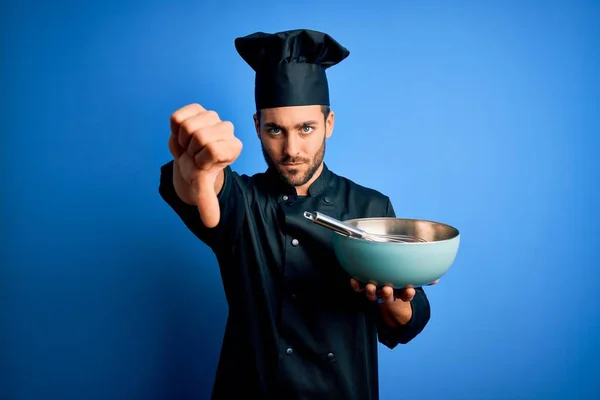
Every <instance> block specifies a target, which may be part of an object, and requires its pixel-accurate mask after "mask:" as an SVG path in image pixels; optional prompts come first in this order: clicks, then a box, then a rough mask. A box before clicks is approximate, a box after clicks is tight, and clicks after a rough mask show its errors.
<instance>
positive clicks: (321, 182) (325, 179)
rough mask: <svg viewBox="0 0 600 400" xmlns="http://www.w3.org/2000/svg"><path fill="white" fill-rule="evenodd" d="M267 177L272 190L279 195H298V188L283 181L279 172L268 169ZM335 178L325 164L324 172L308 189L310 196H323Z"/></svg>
mask: <svg viewBox="0 0 600 400" xmlns="http://www.w3.org/2000/svg"><path fill="white" fill-rule="evenodd" d="M267 176H268V179H269V186H272V188H273V189H274V190H275V191H276V192H277V193H278V194H286V195H294V196H295V195H296V188H295V187H294V186H293V185H290V184H289V183H287V182H285V181H284V180H283V179H281V178H280V177H279V174H278V173H277V171H275V170H274V169H273V168H268V169H267ZM333 177H334V175H333V172H331V171H330V170H329V168H328V167H327V164H325V162H323V170H322V171H321V174H320V175H319V177H318V178H317V179H316V180H315V181H314V182H313V183H312V185H310V187H309V188H308V195H309V196H312V197H315V196H318V195H320V194H322V193H323V192H324V191H325V190H326V189H327V188H328V187H330V186H331V185H332V183H333Z"/></svg>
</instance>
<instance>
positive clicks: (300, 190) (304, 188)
mask: <svg viewBox="0 0 600 400" xmlns="http://www.w3.org/2000/svg"><path fill="white" fill-rule="evenodd" d="M322 173H323V162H321V165H319V168H317V171H316V172H315V174H314V175H313V176H312V177H311V178H310V180H309V181H308V182H306V183H305V184H304V185H301V186H296V193H297V194H298V196H306V195H308V189H309V188H310V185H312V184H313V183H314V181H316V180H317V179H319V176H321V174H322Z"/></svg>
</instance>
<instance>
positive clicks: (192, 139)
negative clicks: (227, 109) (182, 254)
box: [169, 104, 242, 228]
mask: <svg viewBox="0 0 600 400" xmlns="http://www.w3.org/2000/svg"><path fill="white" fill-rule="evenodd" d="M169 151H170V152H171V154H172V155H173V158H174V160H175V165H174V167H175V168H174V169H173V170H174V171H173V174H174V177H173V184H174V186H175V190H176V192H177V194H178V195H179V196H180V197H181V198H182V200H183V201H185V202H186V203H189V204H195V205H196V206H197V207H198V211H199V212H200V217H201V218H202V222H203V223H204V225H206V226H207V227H209V228H213V227H215V226H217V224H218V223H219V219H220V209H219V202H218V199H217V192H218V191H219V190H220V189H221V187H222V184H223V182H222V177H223V175H222V174H223V172H222V171H223V169H224V168H225V167H227V166H228V165H230V164H231V163H233V162H234V161H235V160H236V159H237V158H238V156H239V155H240V152H241V151H242V142H241V141H240V140H239V139H238V138H236V137H235V136H234V135H233V124H232V123H231V122H229V121H221V119H220V118H219V116H218V115H217V113H216V112H214V111H207V110H206V109H204V107H202V106H201V105H199V104H190V105H187V106H185V107H183V108H180V109H179V110H177V111H175V112H174V113H173V115H171V136H170V138H169ZM218 178H220V179H218Z"/></svg>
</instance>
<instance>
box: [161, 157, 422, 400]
mask: <svg viewBox="0 0 600 400" xmlns="http://www.w3.org/2000/svg"><path fill="white" fill-rule="evenodd" d="M172 171H173V162H169V163H167V164H166V165H163V166H162V168H161V178H160V186H159V193H160V195H161V196H162V198H163V199H164V201H165V202H166V203H167V204H168V205H169V206H170V207H171V208H172V209H173V210H174V212H175V213H176V214H177V215H178V216H179V218H180V219H181V220H182V221H183V223H184V224H185V225H186V226H187V228H188V229H189V230H190V231H191V232H192V233H193V234H194V235H195V236H196V237H197V238H198V239H200V240H201V241H202V242H204V243H205V244H206V245H207V246H209V247H210V248H211V249H212V251H213V252H214V254H215V256H216V258H217V260H218V264H219V268H220V273H221V278H222V282H223V288H224V291H225V296H226V299H227V303H228V306H229V314H228V318H227V324H226V328H225V334H224V338H223V344H222V348H221V356H220V360H219V363H218V367H217V373H216V378H215V382H214V387H213V392H212V398H213V399H251V398H258V399H285V400H295V399H310V400H319V399H328V400H330V399H344V400H354V399H355V400H369V399H371V400H375V399H378V398H379V386H378V359H377V351H378V342H380V343H382V344H383V345H385V346H387V347H388V348H390V349H393V348H394V347H396V346H397V345H398V344H399V343H402V344H405V343H407V342H409V341H410V340H412V339H413V338H414V337H415V336H417V335H418V334H419V333H420V332H421V331H422V330H423V328H424V327H425V325H426V324H427V322H428V320H429V317H430V309H429V302H428V300H427V296H426V295H425V293H424V291H423V289H422V288H419V289H417V291H416V296H415V298H414V300H412V302H411V306H412V311H413V314H412V318H411V320H410V321H409V322H408V324H406V325H404V326H402V327H401V328H394V329H392V328H391V327H389V326H388V325H386V324H385V323H384V322H383V321H382V319H381V317H380V314H379V312H378V309H377V306H376V304H375V303H373V302H370V301H369V300H368V299H366V296H365V293H356V292H355V291H354V290H353V289H352V288H351V286H350V276H349V275H348V274H347V273H346V272H344V270H343V269H342V268H341V267H340V265H339V263H338V261H337V259H336V256H335V254H334V251H333V248H332V244H331V239H332V235H333V234H335V233H334V232H333V231H331V230H329V229H327V228H324V227H322V226H319V225H317V224H315V223H314V222H311V221H309V220H308V219H306V218H305V217H304V216H303V213H304V212H305V211H311V212H313V211H318V212H321V213H324V214H327V215H329V216H332V217H334V218H337V219H340V220H345V219H351V218H365V217H394V216H395V214H394V209H393V207H392V204H391V202H390V199H389V198H388V197H387V196H385V195H383V194H381V193H379V192H377V191H376V190H373V189H369V188H366V187H363V186H361V185H358V184H356V183H354V182H352V181H351V180H349V179H347V178H344V177H341V176H339V175H337V174H335V173H333V172H332V171H330V170H329V168H328V167H327V165H324V168H323V171H322V173H321V175H319V177H318V178H317V179H316V180H315V182H314V183H313V184H312V185H311V186H310V188H309V190H308V195H307V196H298V195H297V194H296V190H295V188H294V187H293V186H291V185H289V184H286V183H284V181H283V180H281V179H279V177H278V176H277V173H276V172H275V171H273V170H272V169H267V170H266V171H265V172H261V173H258V174H255V175H253V176H247V175H240V174H238V173H236V172H234V171H233V170H232V169H231V167H227V168H225V170H224V172H225V181H224V184H223V187H222V189H221V191H220V193H219V194H218V200H219V205H220V210H221V217H220V222H219V224H218V225H217V226H216V227H214V228H207V227H205V226H204V225H203V223H202V221H201V219H200V215H199V212H198V209H197V207H195V206H190V205H188V204H186V203H184V202H182V201H181V200H180V199H179V197H178V196H177V194H176V192H175V190H174V187H173V180H172V177H173V172H172ZM199 267H202V266H199Z"/></svg>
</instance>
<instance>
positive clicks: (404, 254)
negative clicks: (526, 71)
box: [333, 218, 460, 289]
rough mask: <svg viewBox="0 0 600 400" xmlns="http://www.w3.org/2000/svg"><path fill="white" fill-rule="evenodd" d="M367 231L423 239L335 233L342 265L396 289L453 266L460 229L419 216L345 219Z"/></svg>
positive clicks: (362, 277)
mask: <svg viewBox="0 0 600 400" xmlns="http://www.w3.org/2000/svg"><path fill="white" fill-rule="evenodd" d="M343 222H344V223H346V224H347V225H350V226H355V227H358V228H360V229H362V230H364V231H366V232H368V233H374V234H384V235H408V236H413V237H418V238H421V239H423V240H424V242H417V243H398V242H377V241H368V240H365V239H360V238H354V237H348V236H346V235H343V234H341V233H338V232H334V234H333V248H334V250H335V254H336V256H337V258H338V260H339V263H340V265H341V266H342V268H344V270H346V272H348V274H350V276H352V277H354V278H355V279H357V280H359V281H361V282H364V283H368V282H371V283H374V284H376V285H378V286H383V285H390V286H393V287H395V288H397V289H400V288H407V287H419V286H424V285H427V284H429V283H431V282H433V281H435V280H436V279H439V278H441V277H442V276H443V275H444V274H445V273H446V272H448V270H449V269H450V267H451V266H452V264H453V263H454V260H455V258H456V255H457V253H458V247H459V243H460V233H459V231H458V230H457V229H456V228H454V227H452V226H449V225H446V224H443V223H439V222H433V221H426V220H417V219H403V218H362V219H353V220H346V221H343Z"/></svg>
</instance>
